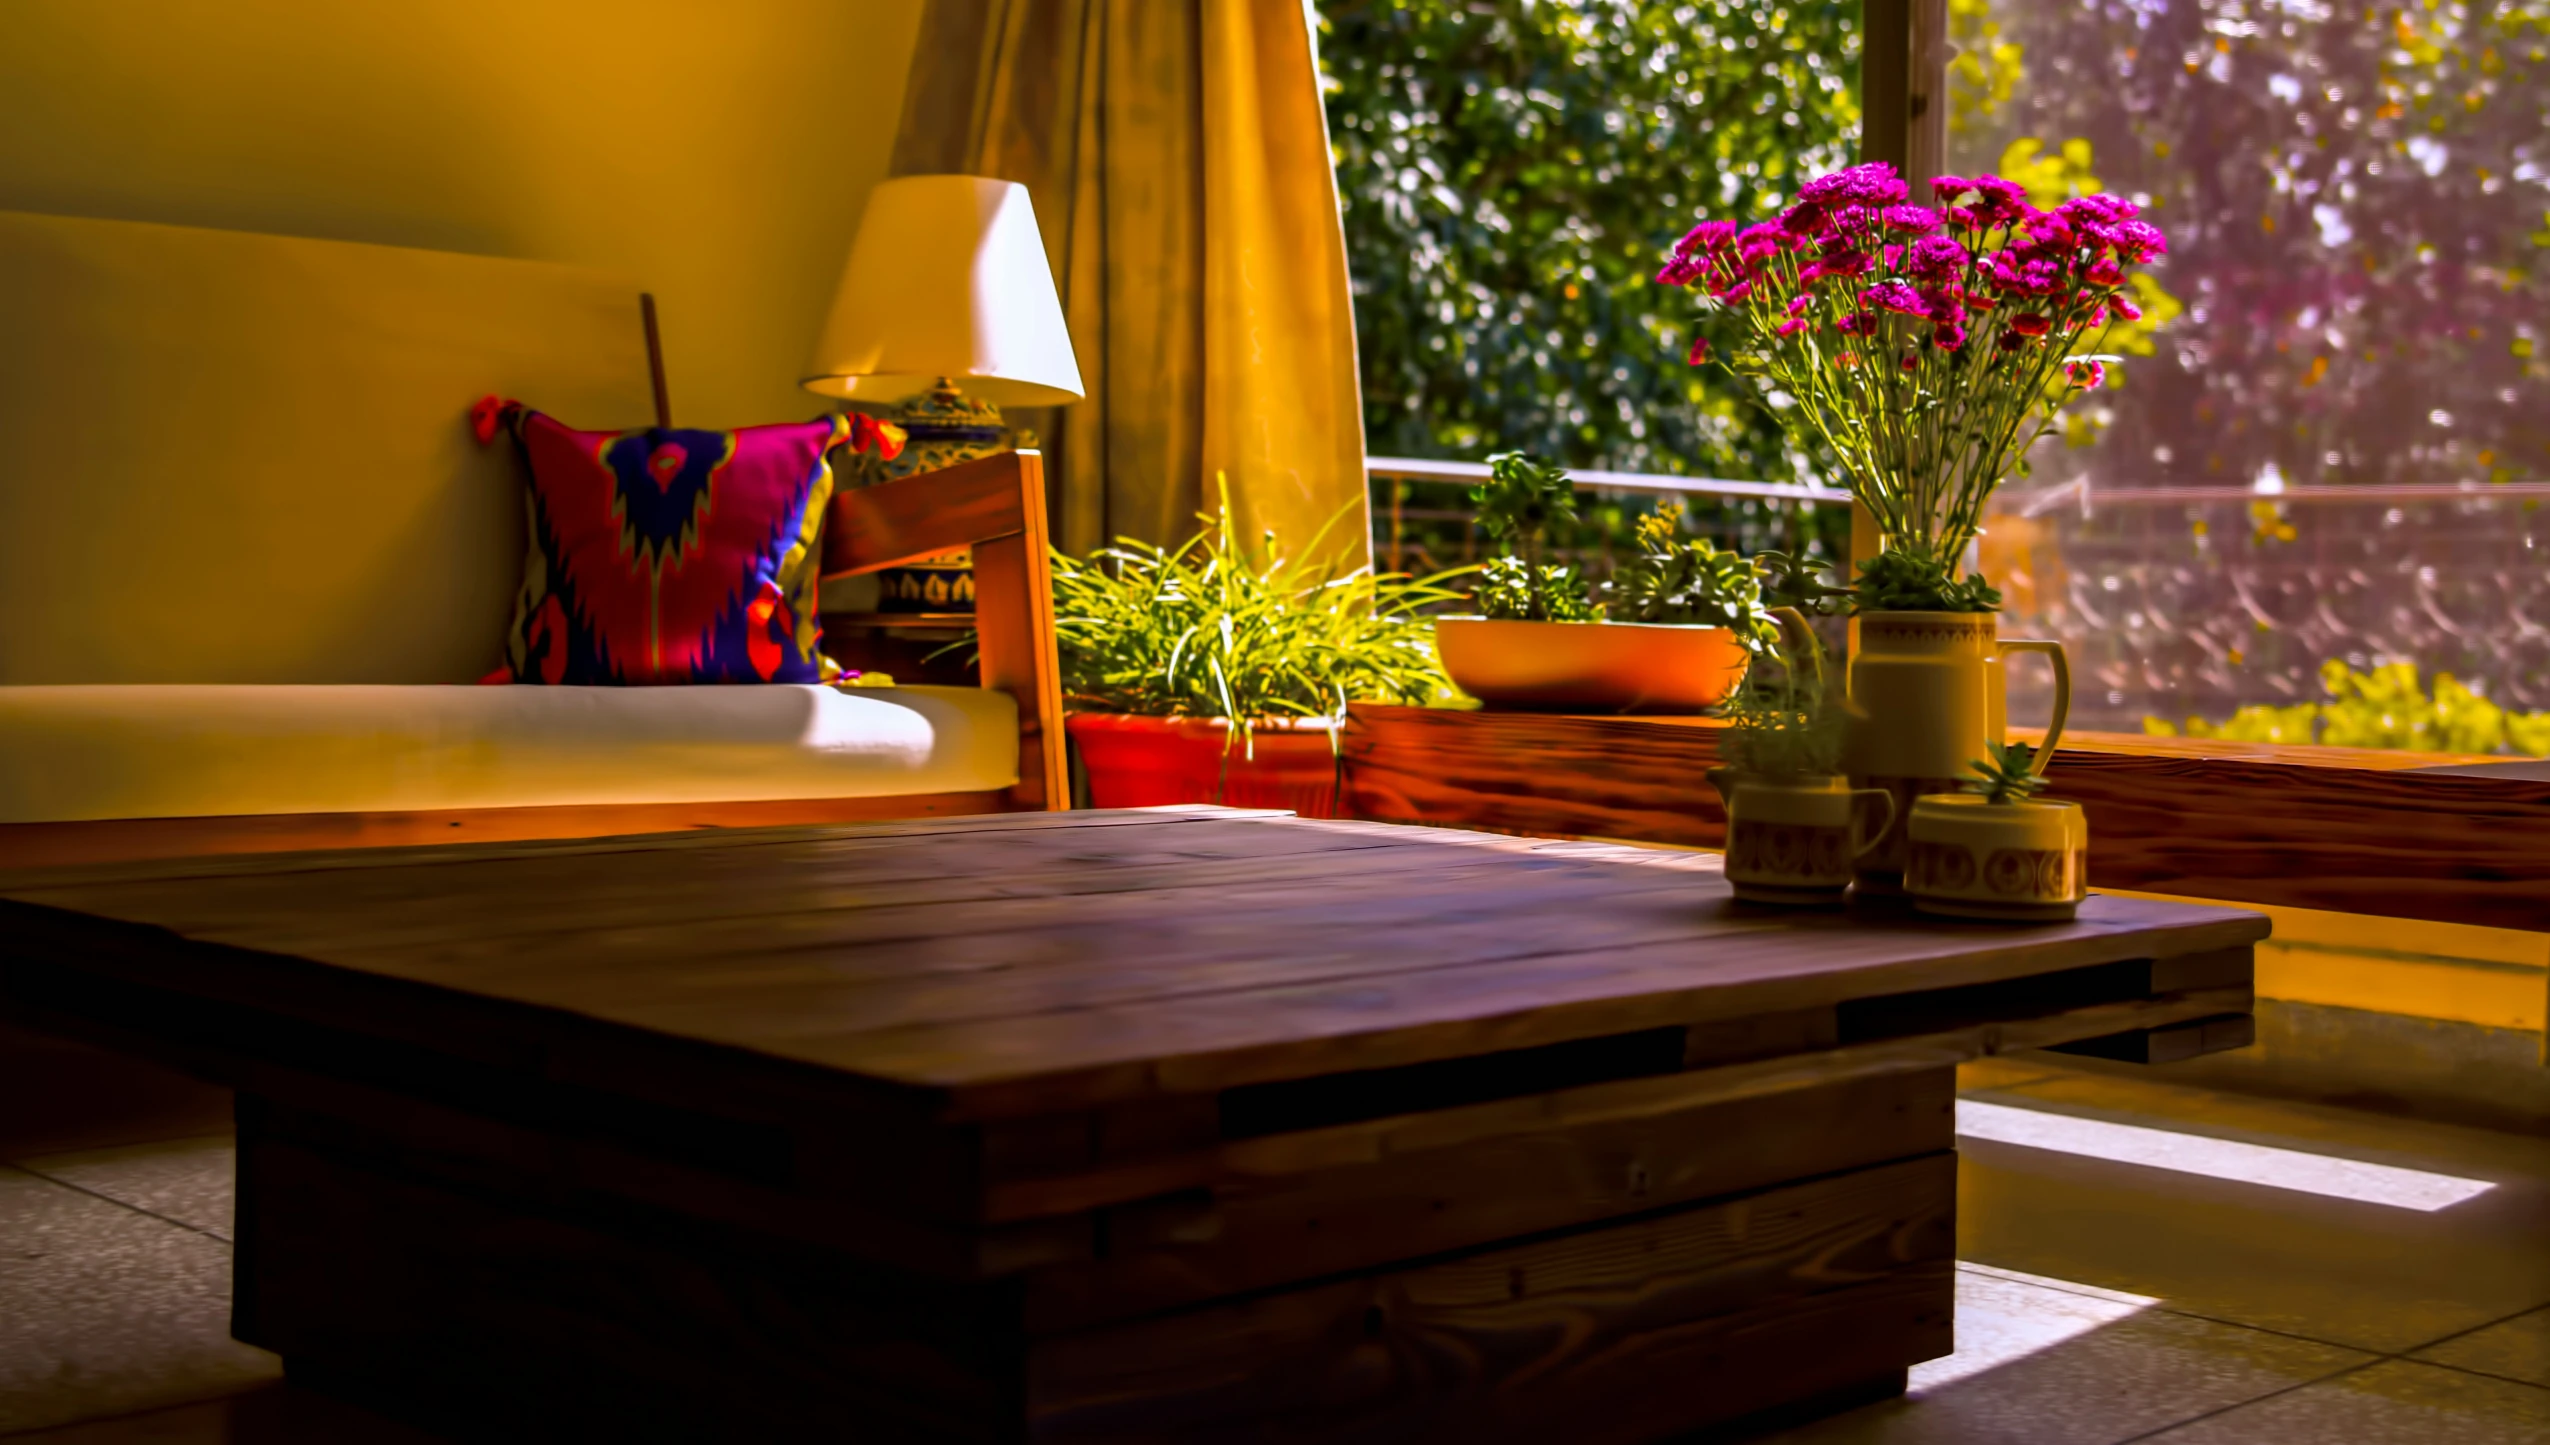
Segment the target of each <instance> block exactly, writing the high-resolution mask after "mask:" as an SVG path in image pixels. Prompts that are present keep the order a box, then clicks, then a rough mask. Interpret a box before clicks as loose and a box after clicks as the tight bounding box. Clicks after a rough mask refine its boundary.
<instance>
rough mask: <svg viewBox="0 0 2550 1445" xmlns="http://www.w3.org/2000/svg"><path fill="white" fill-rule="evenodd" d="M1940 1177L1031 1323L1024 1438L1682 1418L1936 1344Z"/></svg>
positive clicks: (1941, 1306) (1947, 1182)
mask: <svg viewBox="0 0 2550 1445" xmlns="http://www.w3.org/2000/svg"><path fill="white" fill-rule="evenodd" d="M1955 1196H1956V1156H1955V1155H1953V1154H1934V1155H1930V1156H1927V1157H1924V1158H1920V1159H1911V1160H1906V1161H1903V1162H1901V1163H1897V1164H1890V1165H1885V1166H1882V1167H1879V1168H1874V1169H1864V1170H1859V1171H1856V1172H1853V1173H1848V1174H1842V1175H1836V1176H1832V1177H1829V1178H1826V1179H1821V1180H1815V1181H1811V1182H1805V1183H1799V1184H1793V1185H1790V1186H1787V1187H1785V1188H1782V1189H1778V1190H1773V1191H1770V1192H1768V1193H1766V1194H1763V1195H1759V1196H1753V1197H1747V1198H1742V1199H1737V1200H1732V1201H1728V1202H1725V1203H1721V1204H1715V1205H1704V1206H1701V1207H1699V1208H1696V1209H1690V1210H1684V1211H1680V1212H1676V1213H1670V1214H1665V1215H1662V1216H1656V1217H1649V1218H1646V1219H1641V1220H1636V1221H1632V1222H1628V1223H1622V1224H1616V1225H1614V1226H1612V1227H1610V1228H1607V1229H1599V1230H1591V1231H1586V1232H1583V1233H1578V1234H1569V1235H1561V1236H1559V1237H1557V1238H1554V1239H1543V1240H1539V1241H1535V1242H1533V1243H1529V1244H1521V1245H1517V1246H1513V1247H1510V1248H1505V1249H1499V1250H1491V1251H1487V1252H1484V1253H1481V1254H1476V1255H1472V1256H1469V1257H1467V1258H1461V1259H1454V1260H1447V1261H1442V1262H1439V1263H1433V1264H1424V1265H1418V1266H1416V1267H1414V1268H1410V1269H1405V1270H1399V1271H1392V1272H1388V1273H1383V1274H1379V1275H1373V1276H1367V1277H1364V1278H1359V1279H1350V1280H1345V1281H1340V1282H1338V1283H1335V1284H1327V1285H1319V1286H1314V1287H1312V1288H1308V1289H1301V1290H1293V1291H1288V1292H1284V1293H1279V1294H1274V1295H1271V1296H1266V1297H1262V1298H1258V1299H1251V1300H1237V1301H1232V1302H1229V1303H1225V1304H1218V1305H1214V1306H1211V1307H1208V1308H1204V1309H1198V1310H1188V1311H1182V1312H1179V1313H1176V1314H1170V1315H1164V1316H1161V1317H1159V1318H1157V1319H1153V1320H1148V1321H1142V1322H1139V1323H1135V1324H1130V1325H1124V1326H1118V1327H1114V1328H1108V1329H1100V1330H1094V1331H1090V1332H1087V1333H1085V1334H1075V1335H1066V1336H1063V1337H1060V1338H1057V1339H1052V1340H1046V1341H1041V1342H1039V1343H1038V1345H1037V1347H1036V1350H1035V1353H1034V1354H1033V1355H1032V1356H1031V1358H1030V1364H1029V1378H1030V1380H1031V1382H1032V1384H1031V1391H1030V1400H1029V1409H1030V1412H1031V1418H1032V1419H1033V1420H1034V1422H1035V1424H1034V1432H1033V1433H1034V1438H1037V1439H1040V1440H1053V1441H1072V1440H1085V1441H1092V1442H1096V1441H1109V1442H1116V1441H1161V1442H1166V1441H1177V1442H1202V1441H1206V1440H1223V1439H1231V1438H1243V1439H1244V1438H1250V1437H1251V1436H1255V1437H1257V1438H1277V1439H1322V1438H1332V1439H1333V1438H1339V1435H1338V1433H1337V1426H1338V1423H1339V1422H1340V1420H1341V1419H1342V1420H1344V1421H1346V1422H1351V1423H1352V1424H1353V1425H1355V1426H1358V1427H1360V1429H1359V1431H1358V1433H1357V1434H1356V1435H1355V1436H1351V1437H1347V1438H1368V1439H1374V1440H1385V1439H1386V1440H1407V1441H1423V1442H1445V1445H1451V1442H1461V1445H1472V1442H1481V1445H1484V1442H1505V1441H1511V1442H1517V1445H1523V1442H1530V1445H1540V1442H1544V1441H1553V1440H1566V1441H1570V1442H1578V1441H1582V1442H1587V1445H1644V1442H1650V1441H1656V1440H1663V1439H1669V1438H1675V1437H1677V1436H1678V1435H1679V1434H1680V1433H1681V1432H1684V1431H1688V1430H1690V1429H1692V1428H1694V1427H1697V1426H1700V1425H1704V1424H1708V1423H1711V1422H1713V1421H1715V1420H1721V1419H1726V1418H1729V1417H1731V1416H1735V1415H1740V1414H1744V1413H1748V1412H1750V1411H1752V1410H1758V1409H1761V1408H1764V1407H1766V1406H1769V1405H1773V1404H1777V1403H1779V1402H1781V1401H1783V1400H1786V1399H1793V1398H1797V1397H1798V1396H1801V1395H1808V1394H1813V1393H1816V1392H1817V1391H1819V1390H1822V1389H1827V1388H1831V1387H1834V1386H1838V1385H1841V1384H1843V1383H1845V1382H1846V1381H1847V1380H1849V1379H1851V1378H1854V1377H1861V1376H1865V1375H1867V1374H1870V1373H1874V1372H1876V1371H1877V1370H1880V1369H1887V1368H1900V1367H1902V1366H1904V1365H1908V1364H1911V1363H1913V1362H1914V1361H1916V1360H1919V1359H1922V1358H1927V1357H1929V1356H1931V1355H1934V1354H1942V1353H1945V1352H1946V1351H1947V1349H1948V1345H1949V1319H1948V1317H1947V1316H1948V1306H1949V1304H1950V1302H1951V1299H1952V1295H1951V1292H1950V1290H1949V1289H1948V1288H1947V1287H1946V1286H1947V1285H1948V1275H1949V1270H1950V1269H1951V1267H1952V1266H1951V1262H1950V1254H1951V1251H1952V1249H1953V1246H1954V1244H1955V1228H1954V1223H1953V1219H1954V1215H1953V1210H1954V1204H1955ZM1889 1306H1895V1308H1890V1307H1889ZM1907 1317H1910V1318H1911V1319H1918V1320H1919V1321H1920V1325H1919V1327H1917V1328H1907V1327H1906V1325H1907V1324H1908V1323H1909V1322H1910V1320H1909V1319H1908V1318H1907ZM1872 1350H1873V1351H1874V1353H1873V1354H1872ZM1827 1372H1830V1373H1827ZM1698 1380H1705V1381H1707V1382H1708V1383H1707V1387H1706V1388H1705V1389H1694V1388H1693V1386H1694V1383H1695V1381H1698ZM1595 1401H1599V1402H1600V1405H1599V1407H1598V1408H1594V1409H1590V1410H1589V1409H1588V1408H1587V1406H1588V1405H1589V1404H1591V1403H1592V1402H1595Z"/></svg>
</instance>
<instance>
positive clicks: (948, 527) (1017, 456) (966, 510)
mask: <svg viewBox="0 0 2550 1445" xmlns="http://www.w3.org/2000/svg"><path fill="white" fill-rule="evenodd" d="M1042 462H1043V459H1042V457H1040V456H1039V455H1038V454H1037V453H1035V452H1004V453H1002V454H1001V455H999V456H993V457H983V458H981V459H980V460H977V461H970V462H960V463H958V464H957V465H955V466H952V467H943V468H941V469H939V470H938V471H935V472H922V473H919V474H918V475H915V476H909V477H905V478H903V479H902V480H900V481H892V482H885V483H882V484H880V485H877V486H873V487H852V488H845V489H843V490H841V491H837V492H835V493H833V496H832V510H831V511H830V513H828V514H827V515H826V516H825V518H824V529H823V575H824V577H825V578H826V579H830V578H834V577H853V576H857V575H858V574H859V573H862V572H874V571H878V570H879V569H881V568H886V567H900V566H903V565H905V564H906V563H911V562H917V561H919V560H921V559H922V558H924V557H935V556H937V555H939V554H940V553H942V552H953V551H955V550H957V549H958V548H960V547H971V546H974V545H976V544H977V543H982V542H990V541H996V540H998V539H999V538H1002V537H1012V536H1016V535H1018V534H1020V533H1023V532H1025V531H1027V530H1028V515H1027V507H1026V502H1027V493H1028V490H1029V487H1028V484H1027V477H1026V474H1027V472H1028V471H1029V470H1030V469H1033V470H1034V471H1035V472H1036V473H1037V485H1036V486H1035V488H1034V490H1035V492H1036V495H1037V500H1038V503H1039V505H1040V507H1041V504H1042V500H1043V495H1044V487H1043V484H1042V483H1043V466H1042ZM1035 530H1036V531H1037V533H1038V534H1039V541H1040V542H1041V540H1042V534H1043V532H1044V517H1043V516H1042V514H1041V512H1040V513H1039V515H1037V517H1036V518H1035Z"/></svg>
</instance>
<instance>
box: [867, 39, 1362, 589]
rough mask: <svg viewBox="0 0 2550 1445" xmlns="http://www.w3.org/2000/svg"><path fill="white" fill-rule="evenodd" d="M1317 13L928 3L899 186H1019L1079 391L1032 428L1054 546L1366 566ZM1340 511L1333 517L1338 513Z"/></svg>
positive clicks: (1351, 363) (1341, 245)
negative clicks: (1198, 531) (1315, 52)
mask: <svg viewBox="0 0 2550 1445" xmlns="http://www.w3.org/2000/svg"><path fill="white" fill-rule="evenodd" d="M1311 47H1312V39H1311V30H1310V23H1309V18H1308V15H1307V13H1306V8H1305V6H1304V4H1303V3H1302V0H929V7H928V9H927V11H926V12H925V13H924V18H923V22H922V29H921V39H920V46H919V49H918V50H917V52H916V53H915V56H914V59H913V62H912V77H911V82H910V85H909V87H908V89H907V90H906V92H905V100H904V112H903V123H902V129H901V132H900V133H899V135H898V136H897V139H896V146H895V163H894V171H895V174H897V175H924V174H931V173H938V172H951V171H952V172H962V173H967V174H973V175H986V176H998V177H1001V178H1003V179H1006V180H1014V181H1020V182H1023V183H1025V185H1026V186H1027V188H1028V191H1029V193H1030V194H1031V195H1032V196H1033V197H1034V198H1035V202H1036V219H1037V223H1038V224H1039V225H1040V226H1041V227H1042V228H1043V230H1044V235H1045V246H1046V249H1047V251H1048V252H1049V253H1050V254H1051V257H1052V260H1053V264H1054V278H1055V280H1056V282H1057V283H1058V284H1059V285H1060V287H1061V288H1062V295H1063V309H1064V312H1065V314H1066V316H1067V317H1068V318H1069V321H1070V325H1071V336H1072V345H1073V348H1074V349H1075V350H1076V351H1077V352H1078V353H1079V358H1080V373H1081V377H1082V379H1083V381H1084V382H1085V383H1086V384H1087V386H1088V395H1087V396H1086V397H1085V398H1084V399H1082V400H1081V401H1080V402H1078V403H1077V404H1075V405H1073V406H1070V407H1061V408H1054V409H1052V410H1051V411H1050V412H1047V413H1044V414H1042V415H1037V416H1027V415H1023V416H1022V417H1021V418H1020V420H1022V421H1025V422H1027V423H1028V424H1030V425H1032V426H1034V427H1035V428H1036V430H1037V432H1038V433H1039V435H1040V436H1041V437H1042V438H1043V439H1044V443H1045V446H1046V449H1047V451H1048V452H1049V454H1050V463H1049V474H1050V476H1051V477H1052V479H1053V489H1054V498H1055V504H1054V505H1055V516H1054V523H1055V533H1056V540H1057V542H1058V544H1059V545H1061V546H1062V547H1064V548H1065V549H1066V550H1069V551H1073V552H1079V553H1086V552H1088V551H1089V550H1090V549H1091V548H1094V547H1097V546H1099V545H1102V544H1103V543H1105V542H1106V541H1108V540H1110V539H1112V538H1114V537H1116V536H1119V535H1123V536H1133V537H1139V538H1142V539H1144V540H1147V541H1155V542H1158V541H1172V540H1177V539H1182V538H1184V537H1186V536H1187V535H1189V534H1190V533H1192V532H1193V531H1194V530H1195V521H1194V517H1195V514H1196V513H1197V512H1199V511H1203V510H1205V509H1206V508H1207V507H1208V506H1210V505H1211V504H1212V503H1213V502H1214V500H1215V491H1214V483H1215V476H1216V474H1217V473H1218V474H1223V475H1227V476H1228V478H1229V481H1230V494H1231V505H1232V510H1233V511H1234V512H1235V513H1236V515H1237V519H1238V521H1239V523H1240V524H1241V526H1242V527H1243V529H1245V530H1246V531H1247V532H1249V533H1251V534H1253V533H1256V532H1260V531H1263V530H1266V529H1272V530H1274V531H1275V532H1276V533H1277V534H1278V536H1279V537H1280V538H1281V539H1282V540H1283V542H1284V544H1285V545H1286V547H1287V549H1288V550H1293V551H1299V550H1301V549H1302V548H1303V547H1305V546H1306V545H1307V544H1308V543H1309V541H1310V539H1311V537H1312V535H1313V534H1314V533H1316V532H1317V531H1318V530H1319V529H1320V528H1321V527H1322V526H1324V525H1327V524H1328V523H1329V522H1330V519H1331V518H1336V519H1337V520H1336V524H1335V525H1334V526H1333V527H1331V528H1330V530H1329V532H1328V534H1327V537H1326V538H1325V540H1324V541H1323V542H1322V543H1321V546H1320V551H1321V552H1322V553H1323V554H1326V553H1332V552H1342V553H1343V554H1344V555H1345V556H1346V558H1347V559H1348V561H1349V562H1350V563H1351V564H1352V565H1357V566H1360V565H1362V564H1363V563H1364V562H1365V561H1366V560H1367V559H1368V557H1369V550H1370V532H1369V528H1368V525H1367V523H1366V519H1365V516H1364V505H1363V504H1364V495H1365V493H1364V446H1363V412H1362V397H1361V390H1360V388H1359V386H1358V384H1357V381H1356V376H1355V332H1354V309H1353V304H1352V300H1351V297H1350V295H1349V292H1348V289H1347V281H1346V249H1345V237H1344V234H1343V232H1342V230H1341V229H1340V226H1339V223H1338V216H1337V183H1336V176H1335V173H1334V171H1333V169H1332V167H1331V164H1330V158H1329V150H1328V128H1327V120H1326V117H1325V114H1324V112H1323V110H1322V108H1321V105H1320V94H1319V77H1318V70H1317V66H1316V64H1315V63H1314V61H1313V58H1312V48H1311ZM1341 511H1342V512H1344V513H1345V515H1343V516H1342V517H1341V516H1339V514H1340V512H1341Z"/></svg>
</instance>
